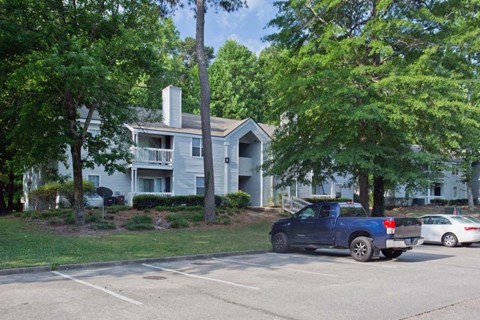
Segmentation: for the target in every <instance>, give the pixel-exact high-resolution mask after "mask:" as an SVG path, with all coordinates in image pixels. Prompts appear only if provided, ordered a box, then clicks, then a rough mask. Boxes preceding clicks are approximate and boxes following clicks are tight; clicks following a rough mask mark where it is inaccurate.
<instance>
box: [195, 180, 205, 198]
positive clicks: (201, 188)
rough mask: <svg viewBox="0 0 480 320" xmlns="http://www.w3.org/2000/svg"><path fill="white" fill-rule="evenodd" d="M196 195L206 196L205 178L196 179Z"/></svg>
mask: <svg viewBox="0 0 480 320" xmlns="http://www.w3.org/2000/svg"><path fill="white" fill-rule="evenodd" d="M195 193H196V194H197V195H204V194H205V178H204V177H196V179H195Z"/></svg>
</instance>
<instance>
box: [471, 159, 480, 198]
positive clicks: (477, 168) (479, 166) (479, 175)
mask: <svg viewBox="0 0 480 320" xmlns="http://www.w3.org/2000/svg"><path fill="white" fill-rule="evenodd" d="M479 180H480V162H478V161H475V162H473V163H472V178H471V184H472V185H471V187H472V198H473V204H474V205H477V204H478V196H479V195H478V192H479V189H480V188H479V187H480V182H479Z"/></svg>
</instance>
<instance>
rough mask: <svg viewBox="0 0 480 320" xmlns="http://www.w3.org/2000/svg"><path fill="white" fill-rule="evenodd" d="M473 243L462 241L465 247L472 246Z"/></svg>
mask: <svg viewBox="0 0 480 320" xmlns="http://www.w3.org/2000/svg"><path fill="white" fill-rule="evenodd" d="M471 245H472V243H471V242H462V246H464V247H470V246H471Z"/></svg>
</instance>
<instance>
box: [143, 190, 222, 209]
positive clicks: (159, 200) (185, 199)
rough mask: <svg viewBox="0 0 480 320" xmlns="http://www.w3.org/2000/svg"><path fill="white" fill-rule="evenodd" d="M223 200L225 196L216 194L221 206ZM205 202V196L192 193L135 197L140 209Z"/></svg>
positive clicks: (217, 203) (216, 202) (198, 204)
mask: <svg viewBox="0 0 480 320" xmlns="http://www.w3.org/2000/svg"><path fill="white" fill-rule="evenodd" d="M222 202H223V197H221V196H215V204H216V205H217V206H220V205H221V204H222ZM203 203H204V196H201V195H190V196H173V197H161V196H156V195H148V194H142V195H138V196H135V197H133V207H134V208H136V209H139V210H145V209H151V208H155V207H178V206H188V207H191V206H202V207H203Z"/></svg>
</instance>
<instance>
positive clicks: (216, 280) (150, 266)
mask: <svg viewBox="0 0 480 320" xmlns="http://www.w3.org/2000/svg"><path fill="white" fill-rule="evenodd" d="M142 265H143V266H145V267H148V268H153V269H159V270H163V271H167V272H172V273H178V274H181V275H184V276H187V277H191V278H196V279H202V280H208V281H214V282H220V283H223V284H228V285H231V286H236V287H240V288H245V289H251V290H260V288H257V287H251V286H246V285H243V284H239V283H235V282H230V281H225V280H219V279H214V278H209V277H202V276H197V275H194V274H190V273H186V272H182V271H178V270H173V269H167V268H162V267H157V266H154V265H151V264H145V263H142Z"/></svg>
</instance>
